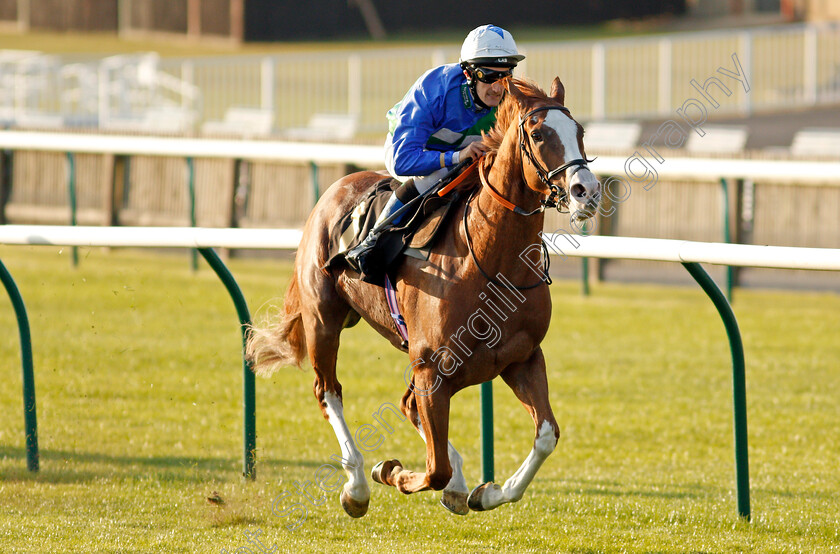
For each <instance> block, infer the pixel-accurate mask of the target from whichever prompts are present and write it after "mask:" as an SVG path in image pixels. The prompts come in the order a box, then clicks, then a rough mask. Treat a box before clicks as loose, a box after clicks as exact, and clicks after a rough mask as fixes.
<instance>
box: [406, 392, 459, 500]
mask: <svg viewBox="0 0 840 554" xmlns="http://www.w3.org/2000/svg"><path fill="white" fill-rule="evenodd" d="M402 409H403V412H404V413H405V414H406V416H408V419H409V420H410V421H411V423H412V425H414V428H415V429H417V432H418V433H420V436H421V437H422V438H423V442H426V432H425V431H423V425H422V424H421V423H420V414H419V413H418V412H417V400H416V399H415V398H414V391H413V390H412V389H409V390H408V391H407V392H406V394H405V396H404V397H403V401H402ZM447 453H448V454H449V465H450V466H451V467H452V478H451V479H450V480H449V483H448V484H447V485H446V487H444V489H443V493H442V495H441V497H440V503H441V504H442V505H443V507H444V508H446V509H447V510H449V511H450V512H452V513H454V514H458V515H462V516H463V515H467V514H468V513H470V508H469V506H467V496H469V493H470V489H469V487H467V480H466V478H465V477H464V471H463V466H464V459H463V458H461V455H460V454H458V451H457V450H455V447H454V446H452V442H451V441H449V442H448V443H447Z"/></svg>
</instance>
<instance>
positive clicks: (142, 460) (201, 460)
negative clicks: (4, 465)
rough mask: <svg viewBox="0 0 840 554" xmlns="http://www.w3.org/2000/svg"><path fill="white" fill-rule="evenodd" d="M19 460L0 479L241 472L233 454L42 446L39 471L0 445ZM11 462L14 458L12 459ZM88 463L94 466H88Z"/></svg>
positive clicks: (308, 464)
mask: <svg viewBox="0 0 840 554" xmlns="http://www.w3.org/2000/svg"><path fill="white" fill-rule="evenodd" d="M2 459H11V460H13V461H15V460H19V462H20V467H19V468H17V467H15V468H8V469H6V470H5V471H2V472H1V473H0V481H36V482H43V483H86V482H90V481H95V480H98V479H103V478H113V477H134V476H135V475H137V474H138V473H140V471H138V470H141V471H142V474H143V475H144V476H145V475H148V474H149V471H150V470H151V471H154V472H157V475H155V476H156V477H157V478H159V479H161V480H166V481H171V482H181V483H201V482H204V481H206V480H208V479H219V480H228V479H230V478H231V477H232V476H239V475H241V474H242V459H241V458H237V457H229V458H227V457H190V456H153V457H143V456H113V455H110V454H100V453H95V452H68V451H63V450H49V449H42V450H41V451H40V462H41V463H40V466H41V467H40V471H38V472H37V473H33V472H30V471H28V470H27V469H26V451H25V449H23V448H20V447H9V446H0V460H2ZM13 463H14V462H13ZM324 463H325V462H324V461H320V460H319V461H310V460H278V459H272V460H264V461H260V460H258V461H257V475H258V476H259V473H260V471H266V472H270V473H272V474H276V473H278V472H279V471H282V470H283V469H285V468H288V467H289V466H293V467H301V468H313V469H314V468H318V467H320V466H321V465H323V464H324ZM91 464H97V465H98V467H96V468H90V467H89V466H90V465H91Z"/></svg>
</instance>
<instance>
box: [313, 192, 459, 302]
mask: <svg viewBox="0 0 840 554" xmlns="http://www.w3.org/2000/svg"><path fill="white" fill-rule="evenodd" d="M400 184H401V183H400V182H399V181H397V180H396V179H393V178H390V177H389V178H387V179H382V180H381V181H377V182H376V183H374V185H373V186H372V187H371V190H370V191H369V192H368V193H367V194H365V195H364V196H363V197H362V199H361V200H360V201H359V203H358V204H357V205H356V206H355V207H354V208H353V209H352V210H350V211H349V212H348V213H346V214H344V216H343V217H342V218H341V219H340V220H339V221H338V222H337V223H336V225H335V226H334V227H333V229H332V230H331V231H330V248H329V254H330V257H329V259H328V260H327V263H326V264H324V268H325V269H332V268H335V267H338V266H339V264H344V265H345V266H346V264H347V262H346V261H345V259H344V252H346V251H347V250H350V249H351V248H353V247H355V246H356V245H358V244H359V243H360V242H362V241H363V240H364V239H365V237H367V235H368V232H369V231H370V230H371V228H373V225H374V223H375V222H376V220H377V218H378V217H379V214H380V213H381V212H382V209H383V208H384V207H385V204H386V202H387V201H388V198H389V197H390V195H391V192H393V191H394V190H395V189H396V188H397V187H399V186H400ZM460 198H461V195H460V194H459V192H458V191H453V192H451V193H449V194H447V195H446V196H443V197H441V196H438V195H437V194H430V195H428V196H426V197H425V198H423V200H422V201H420V202H418V203H417V207H416V209H415V210H414V211H413V212H412V211H409V212H408V213H406V214H405V215H404V216H403V219H402V222H401V223H400V224H398V225H397V226H394V227H391V228H390V229H386V230H385V231H383V232H382V234H381V235H380V236H379V239H378V240H377V242H376V247H375V248H374V250H373V251H372V252H371V253H370V256H371V257H370V258H369V259H370V261H371V263H370V264H369V265H370V266H371V267H374V268H376V270H375V271H372V272H370V273H363V274H362V275H361V279H362V280H363V281H365V282H367V283H373V284H375V285H378V286H383V278H384V277H385V275H394V274H395V273H396V270H397V269H398V268H399V266H400V264H401V263H402V261H403V260H404V257H405V256H411V257H414V258H418V259H422V260H427V259H429V255H430V253H431V249H432V247H433V246H434V244H435V242H436V240H437V238H438V236H439V235H440V233H441V231H442V230H443V228H444V225H443V223H444V222H445V221H446V220H447V216H448V215H449V214H450V213H451V211H452V208H453V207H455V206H457V205H458V204H459V202H458V200H460Z"/></svg>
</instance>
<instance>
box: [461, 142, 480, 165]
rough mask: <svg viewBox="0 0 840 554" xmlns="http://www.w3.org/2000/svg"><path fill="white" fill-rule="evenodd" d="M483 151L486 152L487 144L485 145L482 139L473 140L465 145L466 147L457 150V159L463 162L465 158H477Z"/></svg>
mask: <svg viewBox="0 0 840 554" xmlns="http://www.w3.org/2000/svg"><path fill="white" fill-rule="evenodd" d="M485 152H487V146H485V144H484V143H483V142H482V141H480V140H477V141H475V142H471V143H469V144H468V145H467V146H466V148H463V149H461V150H459V151H458V161H459V162H463V161H464V160H466V159H467V158H472V159H473V160H477V159H478V158H480V157H481V156H482V154H484V153H485Z"/></svg>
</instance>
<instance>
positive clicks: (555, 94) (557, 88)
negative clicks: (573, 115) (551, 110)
mask: <svg viewBox="0 0 840 554" xmlns="http://www.w3.org/2000/svg"><path fill="white" fill-rule="evenodd" d="M551 97H552V98H554V99H555V100H557V101H558V102H560V103H561V104H565V103H566V87H564V86H563V83H561V82H560V77H555V78H554V81H552V82H551Z"/></svg>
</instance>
